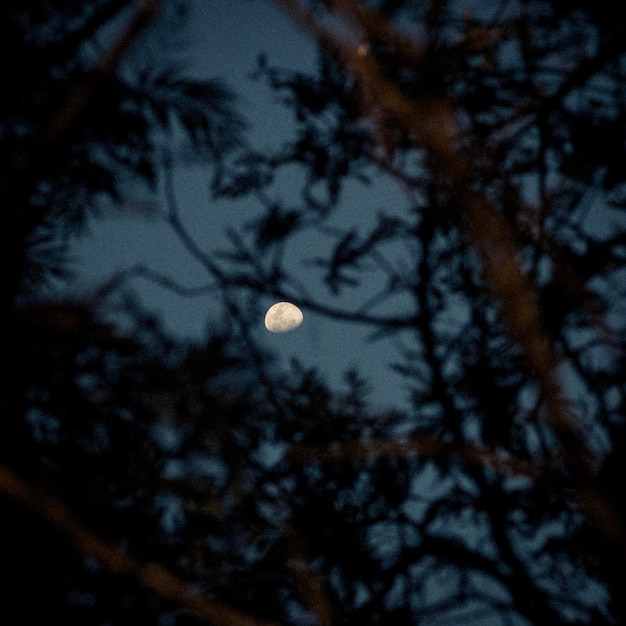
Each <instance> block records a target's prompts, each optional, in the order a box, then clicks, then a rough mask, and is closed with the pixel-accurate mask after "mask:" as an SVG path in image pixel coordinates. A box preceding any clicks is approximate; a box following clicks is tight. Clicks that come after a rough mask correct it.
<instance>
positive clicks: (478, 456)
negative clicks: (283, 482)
mask: <svg viewBox="0 0 626 626" xmlns="http://www.w3.org/2000/svg"><path fill="white" fill-rule="evenodd" d="M410 455H419V456H422V457H425V458H448V459H450V458H454V459H458V460H459V461H461V462H465V463H469V464H471V465H477V466H479V467H485V468H487V467H488V468H490V469H493V470H494V471H496V472H498V473H500V474H503V475H508V476H519V477H526V478H537V477H538V476H539V474H540V468H539V467H537V465H536V464H535V463H532V462H531V461H524V460H522V459H517V458H515V457H513V456H511V455H506V454H504V453H502V452H500V451H498V450H495V449H493V448H490V447H488V446H484V445H481V444H478V443H466V444H464V445H463V446H459V445H458V444H455V443H448V442H445V441H440V440H439V439H437V438H436V437H431V436H429V435H413V436H411V437H389V438H384V437H380V438H373V439H361V440H357V441H347V442H343V443H331V444H329V445H326V446H313V445H307V444H294V445H292V446H291V448H290V449H289V452H288V454H287V457H288V458H289V460H291V461H293V462H294V463H298V464H302V465H310V464H313V463H350V462H352V461H363V460H382V459H393V458H401V457H406V456H410Z"/></svg>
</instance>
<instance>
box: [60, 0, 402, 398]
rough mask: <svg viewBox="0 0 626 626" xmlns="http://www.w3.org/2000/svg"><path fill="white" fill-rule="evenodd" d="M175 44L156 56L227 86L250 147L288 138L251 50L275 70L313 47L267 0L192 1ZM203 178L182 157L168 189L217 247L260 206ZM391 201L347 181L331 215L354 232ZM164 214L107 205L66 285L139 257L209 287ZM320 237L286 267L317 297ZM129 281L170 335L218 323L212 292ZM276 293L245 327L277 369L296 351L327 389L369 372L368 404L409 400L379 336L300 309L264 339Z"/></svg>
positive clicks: (307, 58) (302, 65) (193, 334)
mask: <svg viewBox="0 0 626 626" xmlns="http://www.w3.org/2000/svg"><path fill="white" fill-rule="evenodd" d="M162 27H163V26H161V28H162ZM166 28H167V27H166ZM179 40H180V42H179V43H174V45H173V46H172V48H171V51H168V52H166V53H168V54H171V53H172V51H174V52H175V51H176V50H178V52H179V54H180V59H179V60H178V63H179V65H180V66H181V67H182V68H183V72H184V73H185V74H188V75H191V76H194V77H202V78H212V79H213V78H219V79H221V80H223V81H224V82H225V83H227V84H228V85H229V86H230V87H231V88H232V89H234V90H235V92H236V94H237V97H238V106H239V109H240V111H241V113H242V114H243V116H244V117H245V119H246V120H247V122H248V124H249V128H248V131H247V134H246V139H247V140H248V141H249V142H250V144H251V145H253V146H254V147H255V148H257V149H264V148H268V149H270V148H271V147H273V146H275V145H276V144H277V142H278V141H281V140H283V139H284V138H285V137H288V136H289V130H290V128H292V127H291V122H292V120H291V112H290V111H289V110H288V109H286V108H284V107H283V106H281V105H280V103H279V102H278V98H277V96H276V94H274V93H272V92H271V90H270V89H269V88H268V87H267V85H266V84H265V83H264V82H263V81H258V80H256V81H255V80H253V79H252V78H251V75H252V73H253V72H254V70H255V67H256V64H257V58H258V55H259V54H261V53H262V54H265V55H266V56H267V60H268V62H269V64H271V65H273V66H278V67H285V68H290V69H303V70H306V69H313V68H314V67H315V63H316V50H315V46H314V45H313V43H312V41H311V40H310V39H309V38H308V37H306V36H305V35H304V34H303V33H302V32H301V31H299V30H298V28H297V27H296V26H295V25H294V24H293V23H292V22H291V21H290V19H289V18H288V17H287V16H286V15H285V14H284V13H282V12H281V11H280V10H279V9H278V8H277V7H276V6H275V5H273V4H272V3H268V2H262V1H259V0H252V1H249V0H241V1H239V2H234V3H233V2H228V1H226V0H198V1H197V2H195V3H193V4H192V10H191V12H190V13H189V15H188V16H187V22H186V25H185V26H184V28H183V29H182V30H181V31H180V36H179ZM159 53H162V51H159V50H156V51H155V50H150V49H149V50H148V52H146V51H145V49H142V52H141V55H143V56H139V55H138V54H135V55H134V57H133V56H131V58H130V59H129V60H128V61H127V62H130V63H139V64H141V63H148V64H149V63H150V60H151V59H150V58H147V56H146V55H150V54H155V55H156V54H159ZM210 176H211V172H210V170H209V166H205V165H198V164H191V165H190V164H180V165H178V167H177V169H176V180H175V184H176V194H177V201H178V204H179V206H180V211H181V217H182V219H183V221H184V223H185V225H186V226H187V227H188V229H189V230H190V232H192V233H193V234H194V236H195V238H196V241H197V243H198V244H199V245H200V246H201V247H202V248H203V249H204V250H206V251H216V250H220V249H224V248H225V247H227V241H226V237H225V231H226V229H227V228H235V229H237V228H240V227H241V226H242V225H243V224H244V223H245V222H246V221H248V220H249V219H251V217H253V216H254V215H255V214H256V213H257V212H258V210H259V206H258V205H257V206H255V200H254V198H244V199H243V200H236V201H221V200H220V201H215V200H214V199H212V198H211V197H210V192H209V182H210ZM299 191H300V189H299V186H298V181H297V180H295V179H294V180H293V181H290V180H289V179H288V178H283V179H281V181H280V182H279V188H278V191H277V193H278V194H280V195H279V196H277V197H279V198H280V199H282V200H288V201H292V202H296V203H297V202H298V201H299V200H298V194H299ZM394 203H395V205H396V206H397V207H398V210H402V209H403V208H404V205H403V204H402V198H401V197H400V196H399V192H398V190H397V189H396V188H394V187H391V186H390V184H389V183H388V182H385V181H383V180H379V181H377V182H376V183H375V184H374V185H371V186H368V187H366V186H362V185H356V184H352V185H350V186H349V188H348V191H347V193H346V194H344V196H343V201H342V204H341V206H340V207H339V210H338V211H336V214H335V215H334V216H333V220H335V223H336V224H337V225H338V226H341V227H344V228H345V227H346V226H352V225H354V226H357V227H359V228H363V227H365V226H367V224H368V222H370V221H371V220H373V219H374V218H375V215H376V213H377V211H379V210H383V209H384V210H385V211H386V212H389V211H390V210H393V208H394ZM144 207H148V211H145V210H144ZM164 210H165V209H164V199H163V195H162V193H157V194H156V196H155V197H151V196H150V195H149V194H148V193H147V192H146V191H145V190H144V189H140V190H132V189H131V190H129V200H128V203H127V205H125V206H123V207H121V210H120V208H119V207H114V208H113V210H110V211H105V212H104V216H105V217H104V219H100V220H97V221H94V222H93V224H92V228H91V230H90V234H89V235H88V236H86V237H84V238H81V239H80V240H78V241H77V242H76V244H75V247H74V255H75V258H76V259H77V263H76V269H77V273H78V276H77V279H76V281H75V282H74V283H73V284H72V285H71V286H70V289H72V290H74V289H76V288H78V289H79V290H85V291H88V290H89V289H90V288H92V287H93V286H95V285H97V284H99V283H102V282H104V281H105V280H107V279H108V278H109V277H110V276H111V275H113V274H114V273H116V272H119V271H121V270H124V269H127V268H129V267H132V266H133V265H135V264H137V263H141V264H144V265H146V266H147V267H149V268H151V269H153V270H155V271H158V272H160V273H162V274H164V275H167V276H168V277H171V278H173V279H175V280H176V281H177V282H178V283H179V284H180V285H183V286H185V287H196V286H199V285H203V284H205V283H207V279H208V277H207V276H206V273H205V272H204V270H203V268H202V267H201V266H200V264H199V263H198V262H197V261H196V260H195V259H193V258H191V257H190V255H189V254H188V253H187V252H186V251H185V250H184V248H183V246H182V244H181V243H180V242H179V241H178V240H177V238H176V236H175V234H174V233H173V232H172V230H171V228H170V227H169V226H168V224H166V223H165V220H163V219H162V217H160V216H162V215H163V212H164ZM370 223H371V222H370ZM326 243H327V242H325V241H324V240H323V239H322V238H321V237H320V236H319V235H312V234H309V235H304V236H298V237H295V238H294V241H293V242H292V244H291V248H290V250H288V253H289V254H290V256H288V263H289V266H290V268H291V269H295V270H296V275H297V277H298V279H299V280H300V281H302V283H303V284H304V285H305V286H306V287H307V289H309V290H310V293H311V295H315V296H316V299H317V298H319V293H320V291H319V290H320V289H321V288H322V287H321V286H320V282H319V279H315V278H314V276H313V274H311V270H310V268H309V267H308V266H307V265H306V261H307V260H311V259H312V258H314V257H315V256H322V255H323V254H324V252H326V253H327V251H328V248H325V247H324V246H325V245H326ZM132 285H133V287H135V288H136V289H137V291H138V293H139V294H140V297H141V299H142V301H143V302H144V304H146V305H147V306H148V308H149V309H150V310H152V311H155V312H157V313H158V314H159V315H160V316H161V318H162V319H163V321H164V323H165V326H166V328H167V330H168V331H170V332H171V333H173V334H175V335H176V336H179V337H183V338H185V337H188V338H192V339H197V338H200V337H202V336H204V334H205V332H206V330H207V328H209V329H210V328H211V327H217V328H218V329H219V325H220V324H221V321H222V319H223V318H222V316H223V311H222V310H221V308H220V307H219V305H217V306H216V298H215V296H213V295H208V296H196V297H193V298H184V297H181V296H180V295H177V294H173V293H169V292H168V291H167V290H164V289H163V288H162V287H160V286H158V285H155V284H151V283H149V282H148V281H146V280H145V279H142V278H136V279H134V280H133V282H132ZM375 286H376V285H375V283H372V284H369V283H368V284H364V285H363V287H362V288H361V289H360V290H358V291H357V292H356V293H355V294H353V295H351V296H350V297H348V298H342V300H341V302H342V304H344V305H346V308H350V309H352V310H355V309H356V308H358V306H359V304H361V303H363V302H365V301H367V300H368V299H369V298H370V297H371V296H372V295H373V293H374V292H373V288H375ZM275 300H276V299H272V298H271V297H268V298H260V299H259V302H258V306H259V309H260V311H259V314H258V320H257V324H256V326H255V327H254V328H253V329H252V334H253V336H254V338H255V339H260V340H261V341H262V342H263V343H264V344H265V345H266V346H267V347H268V348H269V349H270V350H271V351H273V352H275V353H276V355H277V356H278V357H279V358H281V359H282V365H283V367H285V368H288V367H290V365H289V359H290V358H291V357H297V358H298V359H299V360H300V361H301V362H302V363H303V364H304V365H305V366H313V367H316V368H318V370H319V372H320V373H321V374H322V376H323V377H324V378H325V379H326V380H327V381H328V382H330V383H331V385H334V386H337V385H340V384H341V378H342V374H343V373H344V372H345V371H346V370H347V369H349V368H353V367H357V368H358V370H359V372H362V373H363V374H364V375H365V376H366V378H367V379H368V382H369V384H370V389H371V392H372V394H371V396H370V399H371V400H372V404H373V405H374V406H380V407H389V406H394V405H395V406H397V405H398V402H399V401H402V400H404V399H407V398H406V393H405V391H406V390H405V389H404V388H403V387H399V385H402V381H401V380H400V378H399V377H396V376H394V374H393V372H391V371H390V369H389V367H388V365H389V363H390V362H391V361H392V360H393V359H394V357H395V356H396V353H395V350H394V347H393V346H390V345H388V344H386V343H385V341H384V340H382V341H376V342H372V341H370V340H369V338H370V333H371V329H369V328H364V327H362V326H359V325H357V324H354V323H347V322H341V321H337V320H331V319H327V318H324V317H323V316H320V315H318V314H315V313H313V312H311V311H307V310H306V309H304V316H305V320H304V323H303V325H302V326H301V327H300V328H298V329H297V330H295V331H293V332H290V333H285V334H282V335H272V334H271V333H269V332H267V331H266V330H265V328H264V326H263V315H264V313H265V310H266V309H267V308H268V307H269V306H270V305H271V304H273V302H274V301H275ZM294 300H296V299H295V298H294ZM296 304H299V303H298V302H297V301H296ZM400 306H401V304H400ZM387 311H388V310H387ZM395 312H398V313H399V312H400V311H394V313H395ZM399 389H400V393H399Z"/></svg>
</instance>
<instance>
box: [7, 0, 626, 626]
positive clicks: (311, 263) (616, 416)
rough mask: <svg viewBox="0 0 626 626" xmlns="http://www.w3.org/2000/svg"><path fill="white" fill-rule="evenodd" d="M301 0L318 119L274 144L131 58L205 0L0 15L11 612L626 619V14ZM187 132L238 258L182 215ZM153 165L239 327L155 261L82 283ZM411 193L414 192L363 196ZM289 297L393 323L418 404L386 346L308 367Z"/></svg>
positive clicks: (298, 88)
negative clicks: (281, 316) (181, 162)
mask: <svg viewBox="0 0 626 626" xmlns="http://www.w3.org/2000/svg"><path fill="white" fill-rule="evenodd" d="M279 4H280V5H281V6H283V8H284V9H285V11H286V12H287V14H288V15H290V16H291V17H292V18H293V19H294V21H295V22H296V23H297V24H298V25H299V26H300V27H301V28H302V29H303V31H304V32H305V34H306V35H308V36H310V37H312V38H314V39H315V40H317V42H318V43H319V56H318V64H317V69H316V71H315V72H312V73H305V72H302V71H298V70H297V69H294V68H277V67H274V66H273V65H272V64H271V60H268V59H266V58H265V57H263V56H261V57H260V58H259V66H258V68H257V71H256V79H257V80H265V81H267V82H268V84H269V85H270V86H271V88H272V89H273V91H274V92H275V94H276V95H277V96H278V97H279V98H280V100H281V102H282V103H283V104H284V106H285V109H286V111H287V113H289V114H290V115H291V116H292V120H293V126H292V129H293V134H292V136H288V137H286V139H285V140H284V141H283V142H282V143H279V142H278V140H277V145H276V146H275V147H274V148H273V149H272V150H267V149H257V148H255V147H254V146H253V147H250V146H248V145H246V144H245V143H244V141H243V139H242V135H241V133H242V132H243V129H244V127H243V124H242V122H241V120H240V118H239V117H238V116H237V115H236V114H235V113H234V112H233V103H234V100H233V97H232V95H231V94H230V92H229V91H228V90H227V88H226V87H225V86H223V85H221V84H219V83H216V82H210V81H209V82H205V83H200V82H197V81H192V80H189V79H187V78H185V76H184V75H181V74H180V72H175V71H173V70H172V68H171V67H160V66H158V67H147V68H146V67H138V66H134V65H133V64H132V63H129V62H127V64H126V65H124V61H122V60H121V58H122V57H121V53H122V52H124V51H126V50H127V49H128V48H129V46H130V42H131V41H133V42H134V43H135V44H136V45H140V44H141V43H142V42H144V43H145V42H146V41H147V40H148V39H149V37H150V36H151V33H152V36H154V34H155V33H156V32H159V31H158V30H154V31H151V30H150V26H149V24H150V20H151V19H152V20H158V19H159V14H158V13H157V9H158V10H160V11H170V12H172V13H170V16H171V15H174V14H178V13H179V12H180V11H181V10H183V9H184V7H185V6H186V3H184V2H180V3H174V2H164V3H161V6H160V7H157V3H150V2H147V3H144V4H143V5H141V6H142V7H143V8H140V9H138V12H137V13H134V12H133V11H136V10H137V8H136V7H135V6H134V4H133V3H130V2H121V1H119V0H99V1H95V0H94V1H92V2H41V3H39V2H32V3H29V4H27V5H26V6H25V7H23V6H22V4H21V3H15V2H9V3H6V4H5V5H4V7H3V8H2V9H0V11H1V12H2V13H1V15H2V17H3V19H2V22H1V23H2V24H3V25H2V26H1V27H0V28H2V29H3V34H4V37H3V38H1V39H0V41H2V44H0V45H2V46H5V48H6V53H5V54H4V55H3V59H4V60H3V61H2V64H3V65H2V77H3V82H4V84H6V85H11V86H12V88H11V89H10V90H8V92H7V96H6V97H5V98H4V99H3V100H2V102H1V103H0V107H2V108H1V111H2V115H1V117H0V140H1V141H0V158H1V159H2V162H3V164H4V165H3V168H2V172H3V174H2V177H1V178H0V196H1V197H2V200H3V202H2V205H3V207H4V211H5V215H6V218H5V225H6V228H2V229H1V230H0V233H1V234H0V249H1V250H2V259H1V263H2V265H1V267H2V272H1V275H0V279H1V280H2V284H1V287H0V289H2V296H3V297H2V302H1V303H0V306H1V307H2V310H1V315H2V334H3V340H2V368H3V371H2V381H3V383H2V385H3V386H2V397H1V398H0V414H1V420H2V421H1V423H0V488H1V490H2V500H1V506H2V512H3V519H4V520H5V524H6V526H5V528H6V529H7V530H6V532H5V533H4V534H3V536H2V538H1V539H0V541H1V542H2V552H3V554H5V555H6V557H5V558H4V559H3V565H2V567H3V568H4V570H5V572H6V573H7V574H8V575H9V577H10V584H9V586H7V587H6V588H5V594H6V606H7V607H9V606H10V607H15V608H16V610H17V612H18V613H19V614H20V615H21V616H22V617H21V618H20V620H19V623H26V622H31V621H33V622H34V621H41V620H43V619H46V620H50V619H55V620H63V621H64V622H65V623H73V622H75V623H81V624H84V623H93V624H109V623H115V624H117V623H126V622H129V623H130V622H131V621H132V622H133V623H137V622H140V623H154V624H177V625H178V624H180V625H182V624H191V623H210V624H257V623H277V624H278V623H280V624H298V625H301V624H387V623H388V624H420V623H429V624H430V623H437V624H444V623H449V624H458V623H461V622H466V623H469V624H487V623H488V624H543V623H551V624H595V625H597V624H612V623H623V622H625V621H626V605H625V603H624V597H623V593H622V587H623V583H622V580H623V575H622V571H623V566H624V562H625V560H626V525H625V524H626V519H625V518H626V515H625V508H626V507H625V500H624V495H623V490H622V489H621V476H622V475H623V472H624V459H623V452H624V445H625V439H624V433H625V430H624V427H625V423H624V421H625V407H626V389H625V382H626V379H625V377H624V371H626V357H625V354H626V351H625V348H626V346H625V345H624V341H625V338H626V332H625V330H626V329H625V326H624V316H623V313H624V295H625V294H624V286H625V285H624V278H625V272H624V270H625V268H624V264H625V263H626V220H625V219H624V208H625V201H626V196H625V191H626V172H625V171H624V170H623V168H622V167H621V160H622V153H623V151H624V148H625V145H624V144H625V136H624V132H625V131H624V129H625V128H626V119H625V115H626V114H625V113H624V101H625V97H626V37H625V36H624V35H625V34H626V33H625V32H624V31H625V30H626V26H624V24H622V23H621V21H620V20H619V19H616V18H615V15H614V13H613V12H609V11H608V9H607V8H606V7H605V5H604V4H602V3H597V2H596V3H592V2H586V1H582V0H581V1H577V2H543V1H538V0H529V1H527V2H514V1H510V2H502V3H497V4H496V5H491V4H489V3H468V2H454V1H450V2H439V1H434V0H433V1H432V2H419V3H414V2H403V1H402V0H401V1H398V2H370V3H356V2H351V1H343V0H337V1H336V2H335V1H330V2H322V3H320V2H311V3H305V2H298V1H297V0H293V1H292V0H283V1H281V2H279ZM483 4H484V6H483ZM153 11H154V12H155V13H154V14H153ZM125 28H126V30H124V29H125ZM119 33H126V35H124V34H122V35H120V34H119ZM126 36H127V37H128V42H126V40H125V37H126ZM96 40H97V41H99V42H102V41H103V42H104V43H105V48H106V51H107V53H105V54H104V55H98V54H94V52H93V50H94V47H93V46H94V41H96ZM116 51H117V52H116ZM118 52H119V56H120V58H117V56H115V55H116V54H117V53H118ZM18 53H19V54H20V57H21V58H22V59H23V60H24V64H23V66H22V69H21V70H20V71H18V68H17V67H16V66H14V65H13V64H11V63H10V62H9V59H10V58H11V57H13V58H14V57H15V55H17V54H18ZM180 133H182V135H184V136H185V137H186V140H187V141H188V145H189V146H190V147H191V148H193V150H195V154H196V155H197V157H198V158H201V159H205V160H208V161H209V162H210V164H211V176H212V178H211V181H210V182H211V190H212V192H213V194H214V195H215V197H216V198H219V199H221V200H224V199H225V198H228V199H231V200H232V201H233V202H247V203H251V202H254V203H256V208H257V209H258V210H257V211H256V213H255V216H254V218H252V219H251V220H250V222H249V223H248V224H247V225H245V226H244V227H243V228H242V229H240V230H239V231H236V230H234V229H231V230H230V231H229V233H228V236H229V242H230V244H229V245H230V248H229V249H227V250H225V251H223V252H222V254H214V253H213V251H211V250H205V249H204V248H203V247H202V246H201V245H200V244H198V243H197V241H196V239H195V238H194V236H193V233H191V232H189V230H188V229H187V227H186V226H185V223H184V220H183V219H182V218H181V216H180V215H179V213H178V210H177V203H176V196H175V193H174V187H173V185H172V182H171V156H172V154H174V153H175V150H174V149H173V148H172V146H173V145H174V144H175V142H176V141H177V139H178V138H179V136H180ZM293 172H296V174H295V175H293ZM286 173H291V175H292V176H293V177H292V178H291V179H290V180H291V186H290V190H291V196H290V197H285V192H284V176H285V175H286ZM127 181H135V182H137V181H142V182H143V183H144V184H146V189H149V188H150V186H151V185H152V186H155V185H157V183H161V182H163V184H164V188H165V194H164V201H165V203H166V205H167V206H166V219H167V220H168V221H169V224H170V225H171V226H172V236H173V237H177V238H178V239H179V241H180V242H181V243H182V244H183V247H184V248H185V250H186V252H187V253H188V254H189V255H191V256H192V257H194V258H195V260H196V261H199V262H200V263H201V264H202V265H203V267H204V268H205V269H206V272H207V278H208V280H209V287H208V288H207V289H209V290H210V292H211V293H213V294H215V297H216V299H219V301H220V302H221V304H222V305H223V308H224V311H225V312H226V315H225V318H227V319H228V320H230V325H224V326H222V327H221V329H220V330H213V332H211V333H208V334H207V336H206V337H205V339H204V340H203V341H201V342H195V343H189V342H188V343H184V342H181V341H179V340H177V339H175V338H173V337H169V336H168V335H167V334H166V333H165V332H164V331H163V330H162V328H161V326H160V324H159V322H158V320H156V319H154V318H153V317H151V316H150V315H149V314H148V313H146V312H145V311H143V310H142V309H141V307H139V306H138V305H136V304H135V300H134V299H133V298H132V297H131V296H130V295H129V290H128V288H127V287H125V285H124V279H125V278H128V277H129V276H131V275H140V276H142V277H143V278H144V279H148V280H152V281H154V282H156V283H157V284H159V285H161V286H162V287H164V288H167V289H170V290H172V291H174V292H176V293H180V294H181V295H193V293H195V291H194V290H189V289H186V288H184V287H182V286H180V285H176V284H175V283H174V281H172V279H171V278H170V277H168V276H162V275H160V274H157V273H156V272H154V271H153V270H151V269H150V268H145V267H141V268H135V269H134V271H131V272H129V274H128V275H127V276H122V277H118V280H116V281H112V282H111V283H110V284H109V285H107V286H106V289H103V290H102V291H101V295H102V296H103V298H104V294H106V295H107V297H108V296H110V292H111V290H112V289H114V288H115V287H116V286H117V287H118V293H117V299H116V298H109V299H98V298H95V299H93V300H92V301H89V302H85V301H82V302H81V301H65V300H63V301H58V300H55V301H51V300H50V298H49V292H48V291H47V286H48V284H49V282H50V280H51V279H52V278H53V277H55V276H63V275H64V273H65V271H66V270H67V269H68V268H69V264H68V259H67V258H66V256H65V255H64V250H65V247H66V246H67V243H68V241H69V238H70V237H72V236H77V235H79V234H80V233H81V225H83V224H84V223H85V221H86V220H87V219H89V216H90V214H91V213H92V212H93V211H95V210H96V209H97V207H98V206H99V204H98V199H99V198H101V197H106V198H108V200H109V202H111V203H115V202H121V201H122V200H123V197H124V192H125V184H126V183H127ZM380 187H383V188H384V189H389V188H392V187H393V188H394V189H396V192H395V193H393V194H389V195H388V196H387V198H386V201H385V202H382V201H381V204H380V207H379V208H378V210H377V211H373V212H372V211H367V210H365V209H363V210H361V211H358V210H356V209H355V207H354V203H351V196H352V194H356V193H360V192H361V191H362V190H363V189H365V190H371V191H372V193H375V192H376V190H377V189H379V188H380ZM207 219H210V216H209V217H208V218H207ZM309 240H315V241H316V242H317V243H316V245H315V247H314V248H313V247H308V246H307V245H306V242H307V241H309ZM320 241H323V242H324V245H323V246H320V245H319V242H320ZM311 249H314V250H315V252H314V253H309V252H308V250H311ZM199 291H201V290H199ZM261 294H268V295H269V294H271V295H273V296H277V297H280V298H281V299H282V298H284V299H288V300H293V301H297V302H298V303H299V304H301V305H302V306H303V308H305V309H306V310H308V311H313V312H316V313H318V314H322V315H326V316H328V317H330V318H333V319H336V320H337V321H338V322H341V323H343V324H349V325H356V324H360V325H364V326H366V327H368V328H370V329H372V330H373V336H374V340H376V341H380V342H387V343H388V344H389V345H390V346H393V347H394V348H395V354H396V358H395V360H394V362H393V363H390V364H388V367H389V368H390V370H393V371H394V372H395V373H396V375H397V377H398V378H397V379H399V380H401V381H402V385H403V386H404V389H408V390H409V398H408V402H401V393H402V391H401V389H398V393H397V396H398V405H397V407H395V408H392V409H389V410H387V411H381V410H374V408H373V406H375V403H374V400H375V398H372V394H371V393H370V391H369V389H370V387H369V382H368V380H366V379H364V378H363V377H362V375H361V374H360V373H359V372H358V371H349V372H347V373H346V375H345V380H344V386H343V388H341V389H331V388H330V387H329V385H328V384H327V383H326V382H325V380H324V376H323V374H321V373H320V372H317V371H315V370H311V369H309V368H307V367H305V366H304V365H302V364H300V363H297V362H293V363H291V364H290V368H289V371H288V372H282V371H281V369H280V367H279V365H278V364H277V362H276V361H274V360H273V358H272V355H270V354H268V353H267V352H266V351H264V350H263V349H262V348H261V347H260V346H259V345H257V343H256V341H255V340H254V338H253V336H252V335H251V333H250V332H249V331H248V327H249V315H250V310H251V309H254V307H255V304H254V303H255V302H257V300H258V297H259V295H261ZM114 305H116V306H117V307H118V308H117V309H113V306H114ZM216 327H217V326H216ZM399 386H400V385H399ZM8 614H12V611H9V610H8V608H7V615H8ZM16 623H18V622H16Z"/></svg>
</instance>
